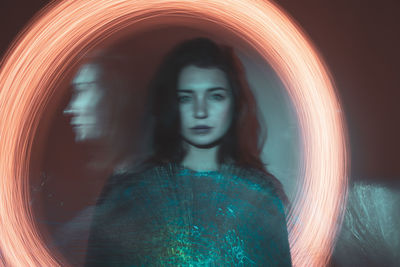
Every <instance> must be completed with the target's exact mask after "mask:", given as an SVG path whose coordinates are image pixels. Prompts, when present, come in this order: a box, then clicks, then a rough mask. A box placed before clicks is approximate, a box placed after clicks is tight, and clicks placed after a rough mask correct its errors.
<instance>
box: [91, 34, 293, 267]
mask: <svg viewBox="0 0 400 267" xmlns="http://www.w3.org/2000/svg"><path fill="white" fill-rule="evenodd" d="M150 88H151V97H150V99H151V104H150V105H149V106H150V110H151V112H152V114H153V116H154V121H155V126H154V135H153V143H152V147H153V153H152V154H153V155H152V156H151V157H150V158H149V159H148V160H147V161H146V162H144V163H143V164H142V168H141V169H140V170H138V169H136V171H132V172H127V173H124V174H120V175H115V176H113V177H112V178H111V179H110V181H109V183H108V186H106V188H105V189H104V191H103V193H102V196H101V197H100V199H99V202H98V206H97V208H96V211H95V215H94V217H93V224H92V229H91V233H90V238H89V246H88V252H87V262H86V265H87V266H290V265H291V259H290V251H289V244H288V237H287V229H286V221H285V214H284V206H283V204H282V203H285V204H286V203H287V199H286V196H285V194H284V193H283V190H282V186H281V184H280V183H279V181H278V180H277V179H276V178H274V177H273V176H272V175H270V174H269V173H268V172H267V171H266V169H265V167H264V165H263V164H262V162H261V160H260V152H261V147H260V146H261V144H260V142H259V136H258V135H259V123H258V120H257V117H256V108H255V107H256V106H255V100H254V98H253V95H252V94H251V91H250V89H249V88H248V85H247V82H246V78H245V76H244V70H243V67H242V66H241V64H240V61H239V60H238V59H237V57H236V56H235V55H234V53H233V50H232V49H231V48H229V47H226V46H219V45H217V44H215V43H214V42H212V41H210V40H208V39H205V38H198V39H194V40H189V41H186V42H183V43H182V44H180V45H178V46H177V47H175V48H174V49H173V50H172V51H171V52H170V53H169V54H168V55H167V56H166V58H165V59H164V61H163V62H162V64H161V66H160V68H159V70H158V72H157V73H156V75H155V78H154V80H153V82H152V84H151V86H150Z"/></svg>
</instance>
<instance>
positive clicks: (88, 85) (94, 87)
mask: <svg viewBox="0 0 400 267" xmlns="http://www.w3.org/2000/svg"><path fill="white" fill-rule="evenodd" d="M100 75H101V68H100V66H99V65H96V64H85V65H83V66H82V67H81V68H80V69H79V71H78V73H77V75H76V76H75V78H74V79H73V81H72V88H73V95H72V99H71V101H70V102H69V104H68V106H67V108H66V109H65V110H64V114H67V115H71V116H72V119H71V125H72V126H73V129H74V132H75V140H76V141H77V142H80V141H86V140H92V139H97V138H100V137H101V135H102V129H101V123H100V114H99V104H100V103H101V101H102V100H103V96H104V89H103V88H101V83H100Z"/></svg>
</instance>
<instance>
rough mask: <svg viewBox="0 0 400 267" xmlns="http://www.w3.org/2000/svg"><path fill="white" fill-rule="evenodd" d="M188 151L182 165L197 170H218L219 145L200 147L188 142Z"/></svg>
mask: <svg viewBox="0 0 400 267" xmlns="http://www.w3.org/2000/svg"><path fill="white" fill-rule="evenodd" d="M186 145H187V153H186V156H185V158H184V159H183V161H182V165H183V166H184V167H187V168H189V169H192V170H195V171H215V170H218V149H219V145H218V146H214V147H211V148H199V147H196V146H193V145H191V144H188V143H186Z"/></svg>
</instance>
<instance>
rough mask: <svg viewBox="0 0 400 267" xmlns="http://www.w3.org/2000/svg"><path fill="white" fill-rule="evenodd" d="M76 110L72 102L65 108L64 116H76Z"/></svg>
mask: <svg viewBox="0 0 400 267" xmlns="http://www.w3.org/2000/svg"><path fill="white" fill-rule="evenodd" d="M74 113H75V111H74V108H73V106H72V101H71V102H69V103H68V105H67V106H66V107H65V109H64V110H63V114H64V115H66V116H68V115H72V114H74Z"/></svg>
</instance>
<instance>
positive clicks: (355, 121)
mask: <svg viewBox="0 0 400 267" xmlns="http://www.w3.org/2000/svg"><path fill="white" fill-rule="evenodd" d="M397 1H398V0H392V1H390V0H383V1H382V0H381V1H371V0H364V1H361V0H335V1H321V0H302V1H298V0H279V1H276V2H277V3H278V4H279V5H280V6H281V7H282V8H283V9H285V10H286V11H287V12H288V13H289V15H290V16H291V17H292V18H293V19H294V20H295V21H296V22H297V23H298V25H300V27H301V28H302V29H303V30H304V32H305V33H306V34H307V35H308V36H309V38H310V40H312V42H313V43H314V45H315V46H316V47H317V49H318V50H319V52H320V53H321V55H322V57H323V58H324V60H325V62H326V63H327V65H328V67H329V69H330V71H331V73H332V75H333V78H334V81H335V83H336V86H337V90H338V94H339V97H340V99H341V102H342V106H343V110H344V112H345V114H344V115H345V118H346V120H347V126H348V129H349V144H350V149H351V175H350V179H351V180H353V181H357V180H363V181H369V182H373V183H383V184H389V185H391V186H398V188H400V164H398V159H399V157H398V155H397V152H398V150H399V149H400V139H399V136H400V125H399V124H400V118H399V117H400V105H399V104H398V103H397V102H398V101H399V100H400V92H399V89H400V86H399V85H400V75H399V74H398V73H397V72H398V71H400V68H399V65H398V62H399V60H400V51H399V48H400V15H399V14H400V4H399V3H398V2H397ZM48 2H49V1H47V0H0V33H1V34H0V55H1V56H2V55H4V53H5V51H6V50H7V48H8V47H9V45H10V44H11V42H12V41H13V39H14V38H15V36H16V35H17V34H18V33H19V31H21V30H22V29H23V27H24V25H25V24H26V23H27V22H28V21H29V20H30V19H31V18H32V17H33V16H34V15H35V13H36V12H37V11H39V10H40V9H41V8H42V7H44V6H45V5H46V4H47V3H48ZM63 104H66V103H63ZM65 135H66V136H67V137H66V138H65V139H68V140H70V141H71V140H73V137H72V132H71V129H65ZM63 152H64V153H65V151H63ZM79 160H80V161H82V164H81V165H82V166H83V165H84V163H85V162H86V161H87V159H85V158H84V156H82V158H79ZM71 164H72V163H71ZM61 165H62V164H61ZM64 165H65V164H64ZM68 166H69V165H68ZM82 166H80V168H78V167H77V166H75V165H74V166H71V169H72V168H73V169H74V170H70V172H69V175H70V174H71V172H76V176H77V177H78V176H79V177H85V178H87V177H89V176H95V175H94V174H93V173H91V172H90V171H88V170H86V172H84V173H82V171H81V170H83V169H84V168H82ZM64 167H65V166H64ZM54 168H59V167H58V166H54ZM78 172H79V174H78ZM107 175H108V174H107ZM107 175H106V174H104V175H103V176H104V177H103V178H105V177H107ZM45 179H47V180H46V182H47V183H49V184H51V180H49V179H50V178H48V177H47V178H45ZM53 182H54V183H55V182H56V180H54V181H53ZM87 183H88V182H87ZM58 184H59V183H58ZM60 186H64V184H61V185H60ZM89 186H92V185H91V184H86V186H84V185H83V184H82V185H81V187H80V188H76V189H75V191H74V192H75V194H76V195H82V194H85V192H86V191H87V189H86V188H88V187H89ZM97 186H98V188H97V191H98V190H100V189H101V184H98V185H97ZM93 191H96V190H93ZM45 193H46V192H45ZM48 197H51V198H52V201H53V202H54V203H56V204H57V206H56V204H54V205H53V206H54V207H61V206H62V205H63V203H64V200H63V199H58V198H57V196H53V195H51V194H49V196H48ZM64 208H66V207H64ZM52 211H53V210H52ZM64 213H65V212H64ZM60 214H61V213H58V215H57V216H61V215H60ZM65 214H66V213H65ZM54 216H55V215H54ZM65 217H67V215H65ZM59 220H61V219H59Z"/></svg>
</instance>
